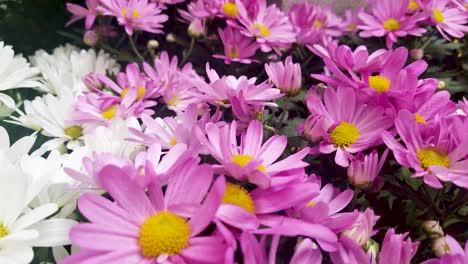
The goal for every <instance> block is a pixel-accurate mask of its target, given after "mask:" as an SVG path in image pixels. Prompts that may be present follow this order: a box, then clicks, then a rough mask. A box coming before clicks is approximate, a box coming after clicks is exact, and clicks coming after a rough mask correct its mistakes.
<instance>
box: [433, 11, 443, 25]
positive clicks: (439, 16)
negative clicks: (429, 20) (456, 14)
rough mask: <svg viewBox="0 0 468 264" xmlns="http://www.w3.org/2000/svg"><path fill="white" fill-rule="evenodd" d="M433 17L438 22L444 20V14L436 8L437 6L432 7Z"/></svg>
mask: <svg viewBox="0 0 468 264" xmlns="http://www.w3.org/2000/svg"><path fill="white" fill-rule="evenodd" d="M434 19H435V21H437V22H439V23H443V22H444V20H445V17H444V15H443V14H442V12H441V11H440V9H438V8H436V9H434Z"/></svg>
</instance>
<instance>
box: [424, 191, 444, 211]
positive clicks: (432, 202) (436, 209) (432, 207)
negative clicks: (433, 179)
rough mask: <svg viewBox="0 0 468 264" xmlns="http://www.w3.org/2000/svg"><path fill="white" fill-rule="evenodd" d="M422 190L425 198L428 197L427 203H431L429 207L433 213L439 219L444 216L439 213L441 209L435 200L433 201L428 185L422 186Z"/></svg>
mask: <svg viewBox="0 0 468 264" xmlns="http://www.w3.org/2000/svg"><path fill="white" fill-rule="evenodd" d="M422 190H423V193H424V196H426V201H427V202H428V203H429V207H430V208H431V211H432V213H433V214H434V215H435V216H436V217H437V218H439V217H440V216H441V215H442V214H441V213H440V212H439V207H438V206H437V205H436V204H435V202H434V199H432V196H431V194H430V193H429V190H428V189H427V187H426V185H423V186H422Z"/></svg>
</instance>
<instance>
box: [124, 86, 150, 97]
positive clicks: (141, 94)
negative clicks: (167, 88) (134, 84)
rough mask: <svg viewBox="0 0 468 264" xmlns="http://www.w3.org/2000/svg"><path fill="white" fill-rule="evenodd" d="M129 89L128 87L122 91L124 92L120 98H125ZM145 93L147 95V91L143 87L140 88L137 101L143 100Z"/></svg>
mask: <svg viewBox="0 0 468 264" xmlns="http://www.w3.org/2000/svg"><path fill="white" fill-rule="evenodd" d="M128 89H129V88H128V87H127V88H125V89H123V90H122V92H121V93H120V98H124V97H125V96H126V95H127V93H128ZM145 93H146V89H145V88H144V87H143V86H139V87H138V94H137V97H136V100H139V99H141V98H142V97H143V95H145Z"/></svg>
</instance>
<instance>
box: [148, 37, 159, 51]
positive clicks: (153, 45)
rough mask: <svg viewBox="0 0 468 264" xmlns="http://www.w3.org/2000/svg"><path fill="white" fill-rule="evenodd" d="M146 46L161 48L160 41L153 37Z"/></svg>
mask: <svg viewBox="0 0 468 264" xmlns="http://www.w3.org/2000/svg"><path fill="white" fill-rule="evenodd" d="M146 47H147V48H148V49H157V48H159V42H158V41H157V40H155V39H151V40H149V41H148V43H146Z"/></svg>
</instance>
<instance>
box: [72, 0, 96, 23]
mask: <svg viewBox="0 0 468 264" xmlns="http://www.w3.org/2000/svg"><path fill="white" fill-rule="evenodd" d="M99 5H100V2H99V0H86V8H84V7H82V6H79V5H76V4H72V3H67V4H66V7H67V10H68V12H70V13H72V14H73V16H72V18H71V19H70V20H69V21H68V22H67V24H65V26H66V27H68V26H69V25H71V24H73V23H75V22H76V21H78V20H80V19H83V18H84V19H85V27H86V29H91V28H92V27H93V24H94V21H95V20H96V16H97V15H98V12H97V10H96V9H97V8H98V7H99Z"/></svg>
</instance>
